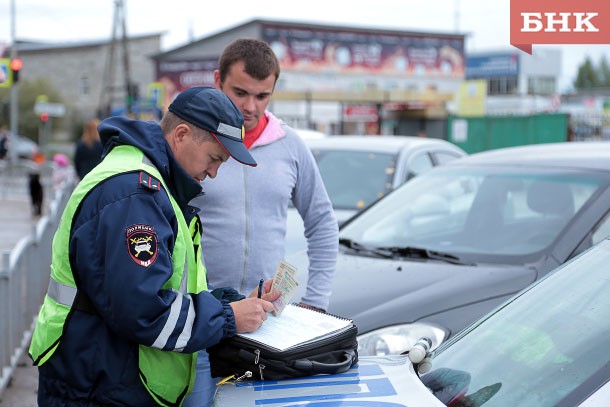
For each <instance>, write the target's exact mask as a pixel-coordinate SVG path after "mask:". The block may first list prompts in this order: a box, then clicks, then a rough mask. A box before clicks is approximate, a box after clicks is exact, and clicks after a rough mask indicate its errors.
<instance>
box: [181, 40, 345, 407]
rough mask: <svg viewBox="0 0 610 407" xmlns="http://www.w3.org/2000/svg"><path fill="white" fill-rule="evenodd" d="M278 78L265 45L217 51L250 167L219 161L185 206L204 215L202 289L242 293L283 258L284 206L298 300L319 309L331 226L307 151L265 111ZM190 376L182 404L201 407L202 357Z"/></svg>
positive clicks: (205, 367) (218, 81) (208, 386)
mask: <svg viewBox="0 0 610 407" xmlns="http://www.w3.org/2000/svg"><path fill="white" fill-rule="evenodd" d="M279 75H280V65H279V62H278V59H277V57H276V55H275V54H274V53H273V50H272V49H271V47H270V46H269V45H267V43H265V42H264V41H260V40H257V39H245V38H243V39H237V40H235V41H233V42H232V43H231V44H229V45H228V46H227V47H226V48H225V49H224V51H223V52H222V54H221V56H220V59H219V64H218V69H217V70H216V71H215V72H214V82H215V85H216V87H217V88H218V89H220V90H222V91H223V92H224V93H226V94H227V96H229V98H231V100H232V101H233V103H235V105H236V106H237V107H238V108H239V110H240V111H241V113H242V114H243V116H244V126H245V129H246V134H245V138H244V144H245V146H246V147H247V148H248V149H249V150H250V151H251V154H252V155H253V156H254V158H255V159H256V161H257V162H258V166H257V168H256V169H254V168H249V167H244V166H240V165H236V163H234V162H229V163H227V164H226V165H225V166H224V167H223V168H222V171H221V172H220V173H219V174H218V177H217V178H216V179H215V180H213V181H212V180H206V181H205V182H204V183H203V187H204V190H205V195H203V196H200V197H198V198H197V199H195V200H194V201H193V205H195V206H198V207H200V208H201V209H202V212H203V213H204V214H205V216H204V217H203V219H202V222H203V232H202V251H203V256H204V258H205V264H206V268H207V270H208V284H209V285H210V286H211V287H225V286H230V287H235V288H237V289H238V290H239V292H240V293H248V292H250V291H251V290H253V289H254V288H255V287H256V285H257V283H258V281H259V280H260V279H261V278H264V279H268V278H272V277H273V276H274V274H275V271H276V269H277V267H278V265H279V263H280V261H281V260H284V256H285V235H286V219H287V211H288V206H289V204H290V202H292V204H293V205H294V207H295V208H296V209H297V210H298V212H299V213H300V215H301V217H302V218H303V221H304V225H305V236H307V241H308V256H309V275H308V279H307V289H306V292H305V295H304V296H303V298H302V299H301V301H302V304H304V305H306V306H309V307H311V308H315V309H318V310H321V311H324V310H326V309H327V307H328V302H329V297H330V294H331V285H332V279H333V275H334V271H335V265H336V261H337V251H338V245H339V240H338V224H337V220H336V218H335V215H334V211H333V207H332V204H331V201H330V199H329V197H328V194H327V192H326V189H325V187H324V183H323V181H322V177H321V176H320V173H319V172H318V167H317V165H316V162H315V160H314V158H313V155H312V153H311V151H310V149H309V148H308V147H307V145H306V144H305V143H304V142H303V140H302V139H301V137H299V135H298V134H297V133H296V132H295V131H294V130H293V129H292V128H290V127H289V126H288V125H286V124H285V123H283V122H282V121H281V120H279V119H277V118H276V117H275V116H274V115H273V114H272V113H271V112H269V111H267V110H266V109H267V106H268V105H269V102H270V101H271V96H272V95H273V91H274V88H275V84H276V82H277V80H278V77H279ZM303 272H305V270H301V271H300V273H303ZM197 373H198V374H197V384H196V386H195V391H194V392H193V394H192V395H191V396H190V397H189V398H188V399H187V400H186V402H185V405H186V406H197V407H202V406H209V405H211V403H212V399H211V398H209V395H210V394H211V391H212V390H213V389H214V387H215V381H214V380H212V379H211V376H210V373H209V363H208V360H207V354H206V353H204V352H201V353H200V356H199V360H198V363H197ZM204 378H206V379H207V380H206V381H203V379H204Z"/></svg>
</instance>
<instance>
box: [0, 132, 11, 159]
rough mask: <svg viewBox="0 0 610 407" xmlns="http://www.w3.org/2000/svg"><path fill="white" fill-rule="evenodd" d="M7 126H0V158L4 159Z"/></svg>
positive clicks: (6, 145)
mask: <svg viewBox="0 0 610 407" xmlns="http://www.w3.org/2000/svg"><path fill="white" fill-rule="evenodd" d="M8 145H9V139H8V128H7V127H6V126H2V127H0V160H4V159H5V158H6V156H7V155H8Z"/></svg>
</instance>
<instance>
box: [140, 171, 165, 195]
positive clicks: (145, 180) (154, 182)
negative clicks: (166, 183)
mask: <svg viewBox="0 0 610 407" xmlns="http://www.w3.org/2000/svg"><path fill="white" fill-rule="evenodd" d="M138 182H139V183H140V185H142V186H143V187H144V188H146V189H150V190H152V191H160V190H161V182H160V181H159V180H158V179H156V178H155V177H153V176H151V175H150V174H149V173H147V172H145V171H140V176H139V177H138Z"/></svg>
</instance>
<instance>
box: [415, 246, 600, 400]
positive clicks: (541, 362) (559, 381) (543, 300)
mask: <svg viewBox="0 0 610 407" xmlns="http://www.w3.org/2000/svg"><path fill="white" fill-rule="evenodd" d="M609 263H610V241H609V240H604V241H602V242H600V243H599V244H598V245H597V246H595V247H594V248H593V249H591V250H589V251H588V252H585V253H584V254H582V255H580V256H579V257H577V258H575V259H574V260H573V261H571V262H569V263H566V264H564V265H563V266H561V267H560V268H559V269H557V271H556V272H555V273H551V274H550V275H549V276H548V277H547V278H546V279H543V280H541V282H540V283H539V284H537V285H534V286H533V287H532V288H531V289H530V290H528V291H526V292H524V293H523V294H522V295H521V296H519V297H518V298H517V299H515V300H514V301H512V302H509V303H508V304H506V305H505V306H504V307H503V308H501V309H499V310H498V311H497V312H496V313H495V314H493V315H491V316H490V317H487V318H483V319H482V320H480V321H481V322H479V323H478V324H475V325H473V326H471V327H469V328H467V329H465V330H464V331H462V333H461V334H459V335H457V336H456V337H454V338H453V339H451V340H449V341H448V342H446V343H445V344H444V345H442V346H441V347H440V348H439V349H438V350H437V351H436V354H434V355H433V357H432V359H431V370H429V371H428V372H427V373H425V374H423V375H422V376H421V379H422V381H423V382H424V384H426V385H427V386H428V388H429V389H431V390H432V391H433V393H434V394H435V395H436V396H437V398H439V399H440V400H441V401H442V402H444V403H445V404H447V405H452V406H473V407H477V406H481V405H483V404H484V406H485V407H493V406H555V405H558V403H559V402H560V401H562V400H563V404H562V405H577V404H578V402H577V400H576V399H571V397H576V398H578V396H577V394H576V393H579V391H575V389H577V388H578V387H579V386H581V385H582V386H583V387H582V389H581V390H582V393H588V392H589V391H591V389H595V388H596V385H599V383H600V382H599V380H601V383H603V382H604V381H605V380H607V371H606V372H605V373H604V371H603V369H604V366H606V367H605V369H606V370H607V365H608V363H609V362H610V352H608V350H609V349H610V327H609V325H608V321H610V274H609V273H608V264H609ZM596 381H597V384H595V383H594V382H596ZM571 392H574V394H571V395H570V393H571ZM568 395H569V396H568ZM568 400H570V401H568Z"/></svg>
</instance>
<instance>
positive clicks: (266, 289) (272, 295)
mask: <svg viewBox="0 0 610 407" xmlns="http://www.w3.org/2000/svg"><path fill="white" fill-rule="evenodd" d="M272 287H273V279H272V278H270V279H269V280H267V281H265V283H264V284H263V295H262V296H261V298H262V299H263V300H266V301H270V302H273V301H275V300H277V299H278V298H280V292H279V291H272V290H271V288H272ZM257 297H258V287H256V288H255V289H254V290H252V292H251V293H250V295H249V296H248V298H257Z"/></svg>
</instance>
